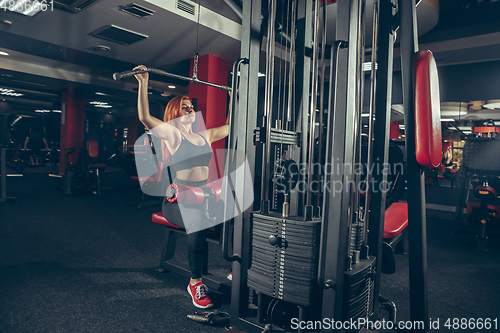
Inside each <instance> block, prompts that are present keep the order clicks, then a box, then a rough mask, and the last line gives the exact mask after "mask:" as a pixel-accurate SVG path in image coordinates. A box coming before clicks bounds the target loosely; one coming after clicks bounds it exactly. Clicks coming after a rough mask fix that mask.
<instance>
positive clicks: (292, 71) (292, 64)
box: [285, 0, 297, 130]
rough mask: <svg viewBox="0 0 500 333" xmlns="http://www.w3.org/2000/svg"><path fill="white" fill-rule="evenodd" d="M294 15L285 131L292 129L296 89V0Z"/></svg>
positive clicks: (291, 32) (291, 29)
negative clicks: (293, 102)
mask: <svg viewBox="0 0 500 333" xmlns="http://www.w3.org/2000/svg"><path fill="white" fill-rule="evenodd" d="M291 6H292V14H291V21H292V24H291V27H290V35H291V40H290V78H289V84H288V107H287V113H286V123H285V129H286V130H289V129H290V127H289V126H290V123H291V121H292V101H293V97H292V96H294V87H295V20H296V7H297V4H296V0H292V4H291Z"/></svg>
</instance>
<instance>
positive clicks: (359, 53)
mask: <svg viewBox="0 0 500 333" xmlns="http://www.w3.org/2000/svg"><path fill="white" fill-rule="evenodd" d="M353 5H355V6H357V10H355V11H351V15H353V16H354V15H356V18H355V19H354V18H351V22H353V21H354V22H356V24H355V28H356V30H355V32H352V33H353V35H354V34H355V36H356V37H355V38H356V39H355V40H356V50H355V56H353V60H354V64H353V67H352V69H353V70H354V72H355V78H356V79H355V82H353V90H354V91H353V93H354V96H353V98H354V104H353V105H352V106H351V107H352V111H353V112H352V114H349V117H346V128H351V126H349V123H351V124H352V128H353V130H352V132H350V133H349V132H348V131H346V142H347V144H349V146H350V147H352V154H350V155H349V157H350V158H346V159H345V161H346V163H350V165H351V167H352V168H355V165H356V156H357V154H356V149H358V148H359V141H358V140H359V138H360V133H361V131H360V118H361V109H362V93H363V90H362V87H363V69H362V66H363V59H362V57H363V55H364V31H363V28H364V6H365V1H358V2H357V3H355V4H353ZM351 25H352V23H351ZM350 33H351V32H350ZM349 67H351V65H350V64H349ZM347 155H348V154H346V156H347ZM346 169H347V167H346ZM350 176H351V179H352V180H354V188H352V187H351V188H350V189H349V190H348V193H347V195H348V200H349V209H348V214H347V217H348V219H347V221H348V224H347V228H348V233H347V235H349V236H348V237H349V238H350V237H351V233H352V227H353V224H354V223H355V222H356V216H357V214H356V210H357V207H358V202H357V196H358V190H357V189H358V185H359V184H358V181H359V179H358V178H359V177H358V176H357V174H356V172H353V171H351V172H350ZM348 179H349V178H348ZM346 183H347V184H349V183H351V182H350V181H349V180H348V182H346ZM351 184H352V183H351ZM344 186H345V185H344ZM346 245H347V254H348V256H350V249H351V242H347V244H346ZM347 264H348V267H349V268H350V267H351V266H350V261H349V262H348V263H347Z"/></svg>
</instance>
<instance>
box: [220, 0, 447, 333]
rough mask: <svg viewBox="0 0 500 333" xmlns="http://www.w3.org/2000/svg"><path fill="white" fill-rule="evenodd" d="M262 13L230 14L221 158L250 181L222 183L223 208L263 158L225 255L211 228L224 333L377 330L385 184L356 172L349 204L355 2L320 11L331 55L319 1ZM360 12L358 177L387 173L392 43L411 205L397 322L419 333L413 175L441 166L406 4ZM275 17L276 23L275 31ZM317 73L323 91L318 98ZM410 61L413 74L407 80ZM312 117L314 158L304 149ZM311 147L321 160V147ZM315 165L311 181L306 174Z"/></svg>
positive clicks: (253, 0)
mask: <svg viewBox="0 0 500 333" xmlns="http://www.w3.org/2000/svg"><path fill="white" fill-rule="evenodd" d="M263 4H264V5H265V4H266V3H265V2H262V1H261V0H249V1H244V2H243V10H242V46H241V57H242V59H245V62H244V64H243V65H242V66H241V75H240V85H239V100H238V107H237V108H236V109H234V108H233V110H235V112H233V115H232V119H231V128H230V136H229V138H228V150H229V151H236V150H237V151H239V152H241V153H243V154H244V155H245V156H246V158H247V160H248V162H249V164H250V174H248V173H237V174H236V175H235V179H234V180H233V184H234V188H232V191H233V192H234V193H236V194H235V197H238V193H244V192H245V186H244V185H242V184H248V183H249V182H248V179H247V178H252V179H254V176H255V170H256V166H255V164H256V161H258V160H259V159H258V158H257V156H256V151H258V150H256V148H255V146H256V145H257V146H260V147H262V159H261V167H262V173H261V174H262V176H261V184H260V189H261V197H260V208H259V209H257V210H255V211H253V212H252V211H250V210H246V211H243V212H241V214H238V215H237V216H236V217H235V218H234V240H233V247H232V249H230V248H229V238H230V237H229V231H228V228H229V224H228V223H225V224H224V237H223V252H224V257H225V258H226V260H229V261H232V262H233V266H232V272H233V278H232V294H231V326H232V327H237V328H239V329H242V330H244V331H246V332H271V331H288V330H290V329H294V328H295V329H297V328H298V332H305V328H303V327H300V325H299V326H295V327H292V325H293V321H292V319H296V321H295V323H300V322H305V321H322V320H323V319H325V318H326V319H329V320H331V321H330V326H329V327H327V325H323V326H322V327H320V328H317V329H316V330H315V331H317V330H321V331H322V332H331V331H334V330H336V331H347V330H351V331H360V330H362V329H365V327H364V325H361V326H359V327H349V329H347V327H346V326H342V323H346V322H349V321H351V320H353V321H355V322H357V321H358V320H359V319H363V320H365V323H366V322H367V321H370V322H374V321H376V320H377V318H378V308H379V297H378V295H379V289H380V272H381V265H382V260H381V258H382V235H383V231H384V213H385V202H386V193H385V191H383V190H381V189H382V186H383V184H385V183H386V181H387V174H386V173H384V172H373V174H370V173H368V175H366V177H368V179H369V181H368V182H365V183H366V184H369V188H367V189H366V188H365V191H366V199H365V206H364V207H362V206H361V205H360V201H361V200H360V197H359V196H360V192H361V191H360V187H359V186H360V182H361V179H360V178H361V177H360V175H359V173H358V172H357V170H356V169H355V166H356V165H358V164H359V163H361V157H360V156H361V139H360V138H361V128H362V123H361V112H362V109H363V99H362V96H363V90H364V74H363V71H362V65H363V62H364V58H365V49H364V45H365V41H364V26H365V24H364V21H365V15H364V13H365V7H366V3H365V1H364V0H339V1H337V4H332V6H337V8H336V9H337V19H336V31H335V42H334V43H333V44H332V45H326V43H325V41H326V38H325V33H326V22H325V21H326V15H325V13H326V2H325V1H323V3H320V1H316V2H314V3H313V2H312V1H306V0H292V1H277V0H269V1H268V2H267V6H265V8H264V9H263V8H262V5H263ZM373 4H374V18H373V36H372V46H371V50H372V59H371V63H372V73H371V74H372V75H371V80H370V101H369V104H370V113H369V124H370V127H369V134H368V137H369V138H370V139H369V140H368V167H367V169H368V170H371V168H370V166H371V165H370V164H372V165H375V164H382V165H386V164H387V161H388V142H389V121H390V109H391V108H390V105H391V88H392V61H393V60H392V58H393V44H394V42H395V39H396V31H397V30H399V31H400V45H401V63H402V76H403V100H404V108H405V124H406V163H407V167H406V169H407V187H408V192H409V193H411V194H409V196H408V216H409V219H410V220H411V221H409V223H408V225H409V226H410V227H409V228H410V229H411V230H410V239H409V247H410V257H409V260H410V277H411V279H410V302H411V309H410V312H411V313H410V315H411V320H413V321H422V323H423V326H422V327H421V328H420V329H417V330H416V331H421V332H426V331H428V325H429V323H428V321H429V317H428V313H427V280H426V239H425V194H424V182H423V181H424V178H423V177H424V173H423V168H424V167H427V168H430V167H436V166H437V165H439V163H440V161H441V147H440V145H441V132H440V119H439V109H437V110H436V108H435V105H436V103H435V102H436V100H437V101H439V94H435V92H436V89H437V91H438V90H439V89H438V87H437V86H436V85H435V83H436V82H437V75H436V73H435V72H436V71H435V62H434V60H433V58H432V56H431V54H430V52H425V51H423V52H422V53H418V55H419V56H418V57H416V59H415V58H414V54H415V53H416V52H417V51H418V43H417V35H416V3H415V0H410V1H408V0H402V1H399V3H397V1H391V0H375V1H373ZM313 7H314V8H313ZM277 9H280V10H277ZM263 12H264V13H266V12H267V19H266V18H264V20H263V21H262V22H261V16H262V13H263ZM276 12H278V13H280V12H281V13H284V14H283V15H281V18H280V17H279V15H277V16H276V15H275V13H276ZM264 17H265V15H264ZM321 23H323V24H321ZM266 26H267V44H266V57H267V58H266V85H265V98H264V99H265V101H264V115H263V117H262V120H261V121H258V118H259V113H258V109H259V108H258V101H257V98H256V96H258V95H259V87H258V77H257V73H258V71H259V55H260V50H261V42H262V35H264V34H263V32H262V31H263V30H264V28H265V27H266ZM321 26H323V28H321ZM277 31H279V34H276V32H277ZM277 36H278V37H277ZM276 49H279V50H280V51H276ZM320 55H321V56H320ZM276 59H278V60H279V65H278V66H279V68H278V69H277V68H276V67H277V66H276V63H275V62H276ZM327 61H328V64H329V67H330V68H329V85H328V90H327V91H325V90H324V83H323V79H324V77H325V76H326V75H325V67H326V66H325V63H326V62H327ZM421 62H423V63H424V64H425V66H423V67H425V68H424V69H423V71H424V73H419V70H420V69H418V70H417V69H415V68H420V67H418V66H417V67H416V66H415V64H417V65H419V64H420V63H421ZM283 68H284V69H283ZM275 73H280V74H279V75H275ZM420 76H423V77H424V79H423V80H422V81H424V82H422V84H423V85H424V86H425V88H426V89H420V90H418V91H428V92H429V93H428V94H427V95H426V94H423V93H419V94H417V93H415V96H414V93H413V92H414V90H415V89H417V88H418V87H420V86H421V83H420V80H417V79H416V78H418V77H420ZM318 87H319V88H318ZM430 88H432V89H430ZM326 93H328V97H326ZM324 101H326V103H324ZM431 102H432V103H431ZM422 103H424V104H426V105H425V107H422V105H421V104H422ZM430 104H432V106H431V107H429V105H430ZM324 105H327V109H328V113H327V119H326V124H327V126H326V133H323V132H322V130H323V126H322V125H323V109H324ZM437 105H439V103H437ZM317 109H319V115H318V116H319V129H318V131H319V137H320V140H319V143H320V148H319V149H316V150H315V149H314V148H315V147H314V142H315V137H316V135H315V134H316V131H317V130H316V126H315V125H316V115H317V112H316V110H317ZM424 109H425V112H428V114H426V117H427V116H428V119H430V123H429V121H428V120H427V119H426V121H427V123H426V122H423V121H422V118H419V116H418V112H420V111H418V110H424ZM416 111H418V112H417V116H416ZM425 126H427V128H428V130H427V131H425ZM429 126H430V127H429ZM324 135H326V147H324V148H322V147H321V144H322V142H323V141H322V139H321V138H322V136H324ZM415 137H417V140H415ZM420 138H423V139H424V140H427V143H428V144H427V146H428V147H431V148H430V149H429V150H425V149H423V148H422V147H423V146H424V145H422V144H419V142H420V141H418V140H420ZM438 146H439V147H438ZM315 151H316V152H317V154H318V155H319V156H315ZM323 151H324V154H325V156H324V157H323V156H321V155H322V154H323ZM228 160H229V161H231V158H228ZM323 160H324V161H325V162H324V163H321V161H323ZM363 163H364V162H363ZM318 166H319V168H320V169H321V170H320V171H319V172H318V171H317V170H315V168H317V167H318ZM318 173H319V174H318ZM315 184H316V185H315ZM318 184H319V185H318ZM301 186H302V187H301ZM377 189H379V190H377ZM226 192H227V193H229V192H230V191H226ZM240 197H241V196H240ZM233 210H234V207H228V206H226V214H227V215H231V216H234V214H233V213H234V212H233ZM225 220H226V219H225ZM368 230H369V233H368ZM337 323H340V324H341V327H340V328H339V327H338V326H336V325H337Z"/></svg>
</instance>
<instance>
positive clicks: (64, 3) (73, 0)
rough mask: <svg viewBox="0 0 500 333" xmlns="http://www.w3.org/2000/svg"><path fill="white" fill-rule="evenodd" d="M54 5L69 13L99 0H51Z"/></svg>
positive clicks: (79, 10) (80, 9) (77, 11)
mask: <svg viewBox="0 0 500 333" xmlns="http://www.w3.org/2000/svg"><path fill="white" fill-rule="evenodd" d="M53 1H54V2H53V3H54V7H55V8H57V9H61V10H64V11H67V12H70V13H79V12H81V11H82V10H84V9H86V8H87V7H89V6H90V5H93V4H94V3H96V2H98V1H100V0H53Z"/></svg>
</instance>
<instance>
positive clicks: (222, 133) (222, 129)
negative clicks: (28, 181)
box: [207, 92, 231, 142]
mask: <svg viewBox="0 0 500 333" xmlns="http://www.w3.org/2000/svg"><path fill="white" fill-rule="evenodd" d="M228 93H229V96H230V97H231V92H228ZM230 116H231V103H229V110H228V112H227V117H226V124H225V125H222V126H219V127H214V128H209V129H207V134H208V138H209V141H210V142H215V141H219V140H221V139H224V138H225V137H226V136H228V135H229V118H230Z"/></svg>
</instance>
